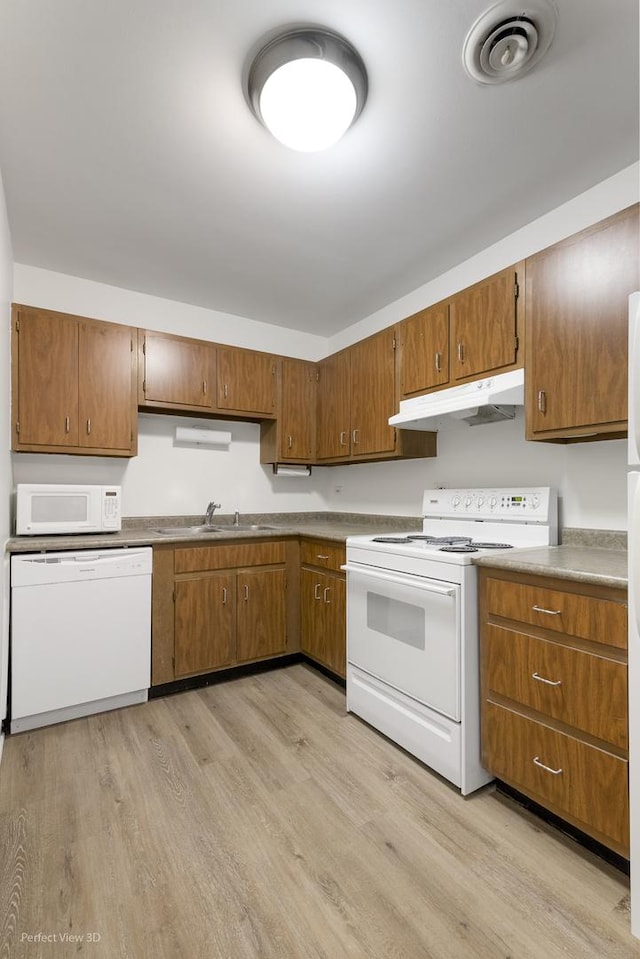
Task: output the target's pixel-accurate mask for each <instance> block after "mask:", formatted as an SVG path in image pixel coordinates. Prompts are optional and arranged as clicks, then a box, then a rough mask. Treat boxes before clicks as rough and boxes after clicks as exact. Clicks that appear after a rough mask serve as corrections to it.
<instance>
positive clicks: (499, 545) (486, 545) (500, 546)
mask: <svg viewBox="0 0 640 959" xmlns="http://www.w3.org/2000/svg"><path fill="white" fill-rule="evenodd" d="M471 546H475V547H476V548H477V549H513V546H512V544H511V543H476V541H475V540H473V542H472V543H471Z"/></svg>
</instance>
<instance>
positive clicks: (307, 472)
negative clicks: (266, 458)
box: [273, 463, 311, 476]
mask: <svg viewBox="0 0 640 959" xmlns="http://www.w3.org/2000/svg"><path fill="white" fill-rule="evenodd" d="M273 473H274V476H311V467H310V466H294V465H293V463H274V464H273Z"/></svg>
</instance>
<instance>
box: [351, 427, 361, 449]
mask: <svg viewBox="0 0 640 959" xmlns="http://www.w3.org/2000/svg"><path fill="white" fill-rule="evenodd" d="M359 433H360V430H353V432H352V433H351V439H352V440H353V445H354V446H359V444H360V440H359V439H358V434H359Z"/></svg>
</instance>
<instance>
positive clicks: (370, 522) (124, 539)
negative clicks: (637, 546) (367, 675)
mask: <svg viewBox="0 0 640 959" xmlns="http://www.w3.org/2000/svg"><path fill="white" fill-rule="evenodd" d="M240 519H241V522H243V523H246V524H248V523H256V524H260V525H265V526H269V527H271V528H270V529H261V530H234V529H233V526H232V523H233V517H232V516H229V515H225V514H223V515H219V516H216V517H215V523H216V524H217V525H220V526H228V527H229V528H228V530H224V529H223V530H221V531H220V532H217V533H197V534H191V535H189V536H184V534H183V535H180V534H176V535H166V534H162V533H158V532H157V531H156V528H157V527H166V526H196V525H199V524H201V523H202V522H203V518H202V516H137V517H135V516H134V517H127V518H126V519H124V520H123V523H122V530H121V531H120V532H118V533H101V534H93V533H80V534H77V535H75V536H14V537H12V538H11V539H9V540H8V541H7V544H6V549H7V552H9V553H36V552H52V551H56V550H67V549H74V550H77V549H100V548H105V547H126V546H163V545H166V546H173V545H175V544H176V543H182V544H193V545H196V544H197V545H202V544H203V543H220V542H229V541H233V542H237V541H239V540H248V539H250V540H257V539H262V540H264V539H277V538H280V537H282V536H309V537H313V538H316V539H325V540H331V541H333V542H335V543H344V542H345V541H346V539H347V537H348V536H358V535H367V533H375V532H385V533H386V532H392V531H396V532H401V531H406V530H416V529H420V528H421V527H422V518H421V517H417V516H383V515H378V514H371V513H324V512H308V513H304V512H302V513H250V514H243V515H242V516H241V517H240ZM625 542H626V538H625V535H624V534H620V533H617V532H615V531H614V532H611V531H607V530H564V531H563V545H561V546H549V547H532V548H530V549H518V550H517V552H516V551H515V550H514V552H512V553H500V554H493V555H491V556H483V557H478V558H477V559H474V563H475V564H476V565H478V566H492V567H494V568H497V569H507V570H513V571H514V572H519V573H532V574H535V575H538V576H557V577H561V578H564V579H567V580H574V581H576V582H582V583H593V584H595V585H601V586H613V587H614V588H617V589H626V588H627V585H628V578H627V552H626V549H624V548H621V547H623V546H624V545H625Z"/></svg>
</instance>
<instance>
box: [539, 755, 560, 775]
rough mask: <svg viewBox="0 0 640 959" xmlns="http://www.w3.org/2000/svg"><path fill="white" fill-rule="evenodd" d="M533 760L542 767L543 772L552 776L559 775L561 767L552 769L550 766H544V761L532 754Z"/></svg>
mask: <svg viewBox="0 0 640 959" xmlns="http://www.w3.org/2000/svg"><path fill="white" fill-rule="evenodd" d="M533 761H534V763H535V764H536V766H539V767H540V769H544V770H545V772H548V773H551V775H552V776H559V775H560V773H561V772H562V767H560V769H552V768H551V766H545V764H544V763H541V762H540V757H539V756H534V757H533Z"/></svg>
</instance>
